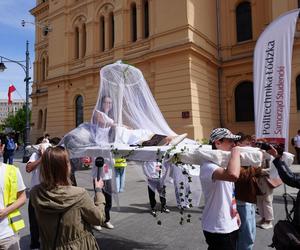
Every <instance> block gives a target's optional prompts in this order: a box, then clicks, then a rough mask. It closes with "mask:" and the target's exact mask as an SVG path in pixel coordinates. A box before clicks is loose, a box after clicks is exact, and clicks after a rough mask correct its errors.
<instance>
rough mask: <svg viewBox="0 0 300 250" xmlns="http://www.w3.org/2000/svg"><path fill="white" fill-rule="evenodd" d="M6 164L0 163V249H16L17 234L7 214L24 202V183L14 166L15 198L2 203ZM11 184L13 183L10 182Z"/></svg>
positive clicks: (18, 246) (17, 243)
mask: <svg viewBox="0 0 300 250" xmlns="http://www.w3.org/2000/svg"><path fill="white" fill-rule="evenodd" d="M14 168H15V167H14ZM6 171H7V165H6V164H4V163H0V249H10V250H18V249H20V245H19V236H18V234H17V232H14V231H13V229H12V227H11V226H10V223H9V220H8V217H7V216H8V215H9V214H10V213H11V212H13V211H15V210H16V209H18V208H20V207H21V206H23V205H24V204H25V202H26V193H25V189H26V187H25V185H24V182H23V179H22V176H21V173H20V171H19V169H18V168H15V171H16V179H17V199H16V200H15V201H14V202H13V203H12V204H10V205H8V206H5V205H4V192H7V191H5V186H6V185H5V182H6V181H8V179H7V175H6ZM11 185H13V184H11Z"/></svg>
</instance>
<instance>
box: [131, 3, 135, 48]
mask: <svg viewBox="0 0 300 250" xmlns="http://www.w3.org/2000/svg"><path fill="white" fill-rule="evenodd" d="M130 19H131V25H130V26H131V41H132V42H135V41H136V40H137V22H136V5H135V3H132V4H131V7H130Z"/></svg>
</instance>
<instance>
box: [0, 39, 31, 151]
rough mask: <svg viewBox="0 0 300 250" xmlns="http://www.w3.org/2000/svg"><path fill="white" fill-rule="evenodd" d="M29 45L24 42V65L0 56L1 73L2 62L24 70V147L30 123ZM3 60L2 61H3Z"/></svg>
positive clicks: (3, 68)
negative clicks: (15, 65) (16, 65)
mask: <svg viewBox="0 0 300 250" xmlns="http://www.w3.org/2000/svg"><path fill="white" fill-rule="evenodd" d="M28 46H29V43H28V41H26V53H25V54H26V59H25V65H24V64H22V62H24V61H15V60H12V59H9V58H7V57H4V56H0V59H1V62H0V72H3V71H4V70H5V69H6V66H5V64H4V62H11V63H16V64H18V65H19V66H21V68H22V69H23V70H24V73H25V79H24V82H25V83H26V102H25V108H26V125H25V141H24V144H25V147H26V146H28V145H29V144H30V141H29V133H30V121H29V80H30V79H31V78H30V77H29V49H28ZM3 59H4V60H3Z"/></svg>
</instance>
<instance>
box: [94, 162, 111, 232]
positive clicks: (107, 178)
mask: <svg viewBox="0 0 300 250" xmlns="http://www.w3.org/2000/svg"><path fill="white" fill-rule="evenodd" d="M92 164H93V167H92V177H93V179H95V178H96V177H97V171H98V167H97V166H96V164H95V159H93V160H92ZM112 165H113V163H112V162H111V161H110V160H109V159H105V160H104V164H103V166H102V167H101V168H100V169H101V170H100V171H101V172H100V177H101V179H102V180H103V188H102V192H103V195H104V197H105V208H104V211H105V221H104V222H103V223H101V225H96V226H94V229H96V230H97V231H101V230H102V227H101V226H103V227H106V228H108V229H113V228H114V225H113V224H112V223H111V221H110V210H111V208H112V193H113V182H112V174H113V171H112ZM94 188H95V184H94Z"/></svg>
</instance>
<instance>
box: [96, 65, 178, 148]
mask: <svg viewBox="0 0 300 250" xmlns="http://www.w3.org/2000/svg"><path fill="white" fill-rule="evenodd" d="M91 124H92V125H93V128H95V130H94V133H96V134H95V140H96V143H97V144H103V143H107V142H117V143H125V144H130V139H131V138H132V137H143V136H145V135H146V134H148V133H152V134H161V135H176V134H175V133H174V132H173V131H172V130H171V129H170V127H169V125H168V124H167V122H166V120H165V119H164V117H163V115H162V113H161V111H160V109H159V108H158V105H157V103H156V101H155V99H154V98H153V95H152V93H151V91H150V89H149V87H148V84H147V82H146V80H145V78H144V77H143V74H142V72H141V71H140V70H139V69H137V68H135V67H133V66H131V65H128V64H125V63H122V62H121V61H117V62H116V63H113V64H110V65H107V66H105V67H103V68H102V69H101V70H100V90H99V94H98V100H97V103H96V105H95V108H94V111H93V114H92V118H91ZM128 140H129V141H128Z"/></svg>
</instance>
